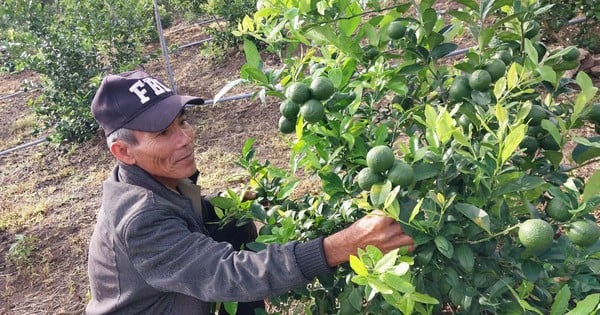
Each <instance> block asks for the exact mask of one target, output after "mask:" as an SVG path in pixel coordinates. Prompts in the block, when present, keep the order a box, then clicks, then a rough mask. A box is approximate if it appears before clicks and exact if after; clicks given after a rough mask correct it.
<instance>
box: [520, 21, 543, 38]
mask: <svg viewBox="0 0 600 315" xmlns="http://www.w3.org/2000/svg"><path fill="white" fill-rule="evenodd" d="M539 32H540V23H539V22H538V21H531V22H526V23H525V34H523V35H525V38H529V39H531V38H534V37H535V36H536V35H537V34H538V33H539Z"/></svg>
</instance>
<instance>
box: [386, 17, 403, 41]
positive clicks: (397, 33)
mask: <svg viewBox="0 0 600 315" xmlns="http://www.w3.org/2000/svg"><path fill="white" fill-rule="evenodd" d="M387 32H388V36H389V37H390V38H391V39H400V38H402V37H404V34H406V26H404V25H402V23H401V22H399V21H393V22H392V23H390V25H388V28H387Z"/></svg>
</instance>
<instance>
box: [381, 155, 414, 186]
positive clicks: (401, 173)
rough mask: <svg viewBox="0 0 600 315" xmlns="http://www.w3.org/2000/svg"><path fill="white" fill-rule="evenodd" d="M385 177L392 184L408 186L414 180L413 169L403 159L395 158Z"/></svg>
mask: <svg viewBox="0 0 600 315" xmlns="http://www.w3.org/2000/svg"><path fill="white" fill-rule="evenodd" d="M387 178H388V179H389V180H390V182H392V184H394V185H398V186H400V187H409V186H410V185H412V184H413V183H414V182H415V171H414V170H413V168H412V166H410V165H408V163H406V162H404V161H403V160H396V161H394V164H393V165H392V168H391V169H390V170H389V172H388V174H387Z"/></svg>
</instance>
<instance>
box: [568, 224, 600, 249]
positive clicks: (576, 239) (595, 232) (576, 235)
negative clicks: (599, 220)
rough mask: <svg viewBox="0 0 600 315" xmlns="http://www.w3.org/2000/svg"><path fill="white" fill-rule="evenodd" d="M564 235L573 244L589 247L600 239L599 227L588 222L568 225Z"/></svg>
mask: <svg viewBox="0 0 600 315" xmlns="http://www.w3.org/2000/svg"><path fill="white" fill-rule="evenodd" d="M566 234H567V238H568V239H569V240H570V241H571V242H572V243H573V244H575V245H578V246H581V247H590V246H592V245H594V244H595V243H596V242H597V241H598V238H600V227H598V224H596V222H592V221H590V220H580V221H575V222H573V223H571V224H570V225H569V227H568V228H567V233H566Z"/></svg>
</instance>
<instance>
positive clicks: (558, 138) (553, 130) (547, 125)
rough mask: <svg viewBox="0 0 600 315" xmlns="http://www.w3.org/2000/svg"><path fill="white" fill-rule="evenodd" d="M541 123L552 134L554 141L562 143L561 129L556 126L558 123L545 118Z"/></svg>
mask: <svg viewBox="0 0 600 315" xmlns="http://www.w3.org/2000/svg"><path fill="white" fill-rule="evenodd" d="M541 125H542V128H544V129H545V130H547V131H548V132H549V133H550V135H551V136H552V138H553V139H554V141H556V143H558V144H562V138H561V136H560V131H559V130H558V128H557V127H556V125H555V124H554V123H552V122H551V121H550V120H547V119H544V120H542V124H541Z"/></svg>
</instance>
